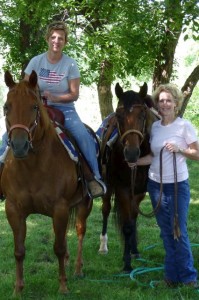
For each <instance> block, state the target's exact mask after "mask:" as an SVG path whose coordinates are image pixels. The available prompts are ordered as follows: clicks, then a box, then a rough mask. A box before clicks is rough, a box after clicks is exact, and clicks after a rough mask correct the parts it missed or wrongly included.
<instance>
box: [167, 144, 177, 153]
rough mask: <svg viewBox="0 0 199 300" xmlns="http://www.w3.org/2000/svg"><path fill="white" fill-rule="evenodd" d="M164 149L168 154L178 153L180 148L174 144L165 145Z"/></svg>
mask: <svg viewBox="0 0 199 300" xmlns="http://www.w3.org/2000/svg"><path fill="white" fill-rule="evenodd" d="M165 148H166V149H167V150H169V151H170V152H176V153H177V152H180V147H179V146H178V145H176V144H172V143H166V145H165Z"/></svg>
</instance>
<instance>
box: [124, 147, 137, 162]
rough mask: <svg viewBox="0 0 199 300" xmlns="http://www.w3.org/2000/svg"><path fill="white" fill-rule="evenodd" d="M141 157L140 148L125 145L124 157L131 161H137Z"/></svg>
mask: <svg viewBox="0 0 199 300" xmlns="http://www.w3.org/2000/svg"><path fill="white" fill-rule="evenodd" d="M139 157H140V149H139V148H137V147H131V146H125V147H124V158H125V160H126V161H127V162H129V163H135V162H136V161H137V160H138V158H139Z"/></svg>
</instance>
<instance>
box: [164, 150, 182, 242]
mask: <svg viewBox="0 0 199 300" xmlns="http://www.w3.org/2000/svg"><path fill="white" fill-rule="evenodd" d="M164 148H165V146H164V147H162V149H161V151H160V195H161V196H162V187H163V184H162V153H163V150H164ZM173 172H174V210H175V214H174V233H173V234H174V239H176V240H178V238H179V237H180V236H181V232H180V226H179V222H178V178H177V164H176V153H175V152H173Z"/></svg>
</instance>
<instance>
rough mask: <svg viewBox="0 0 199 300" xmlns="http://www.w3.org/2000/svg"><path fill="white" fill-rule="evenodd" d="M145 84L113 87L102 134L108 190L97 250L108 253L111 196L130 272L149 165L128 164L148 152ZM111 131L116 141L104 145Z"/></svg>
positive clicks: (148, 104)
mask: <svg viewBox="0 0 199 300" xmlns="http://www.w3.org/2000/svg"><path fill="white" fill-rule="evenodd" d="M147 89H148V88H147V84H146V83H145V84H144V85H143V86H142V87H141V88H140V91H139V93H137V92H134V91H126V92H123V89H122V88H121V87H120V85H119V84H117V85H116V87H115V93H116V96H117V97H118V99H119V101H118V106H117V109H116V112H115V113H114V114H113V115H112V116H111V117H110V119H109V121H108V124H107V128H106V130H105V132H104V134H103V137H102V144H101V145H102V152H103V153H102V158H103V157H105V159H104V161H103V160H102V169H105V171H104V172H103V173H104V177H105V178H104V179H105V181H106V184H107V193H106V195H105V196H103V197H102V200H103V203H102V215H103V228H102V233H101V235H100V249H99V252H100V253H107V252H108V248H107V223H108V217H109V214H110V211H111V198H112V197H113V198H114V206H115V211H116V216H117V221H118V225H119V228H120V230H121V235H122V237H123V240H124V252H123V261H124V266H123V271H125V272H130V271H131V270H132V267H131V257H132V255H134V256H139V252H138V249H137V239H136V220H137V216H138V212H139V209H138V207H139V203H140V202H141V201H142V200H143V199H144V197H145V194H146V187H147V177H148V168H149V166H138V167H133V168H131V167H130V166H129V164H128V163H132V164H134V163H136V161H137V159H138V158H139V157H142V156H145V155H147V154H148V153H149V152H150V145H149V137H150V136H149V135H150V128H151V125H152V123H153V121H154V120H155V119H157V118H156V117H155V116H154V115H153V114H152V113H151V110H150V109H149V107H150V108H151V107H153V106H154V105H153V102H152V99H151V97H150V96H148V95H147ZM113 130H117V137H116V141H115V142H114V143H113V144H112V145H111V146H110V145H109V146H110V147H108V146H107V141H108V139H109V137H110V136H111V134H112V132H113Z"/></svg>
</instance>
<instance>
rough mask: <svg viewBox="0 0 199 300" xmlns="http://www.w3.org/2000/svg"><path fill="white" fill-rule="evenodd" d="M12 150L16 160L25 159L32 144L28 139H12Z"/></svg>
mask: <svg viewBox="0 0 199 300" xmlns="http://www.w3.org/2000/svg"><path fill="white" fill-rule="evenodd" d="M10 148H11V149H12V151H13V155H14V157H16V158H24V157H26V156H27V155H28V151H29V149H30V142H29V140H28V139H12V140H11V141H10Z"/></svg>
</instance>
